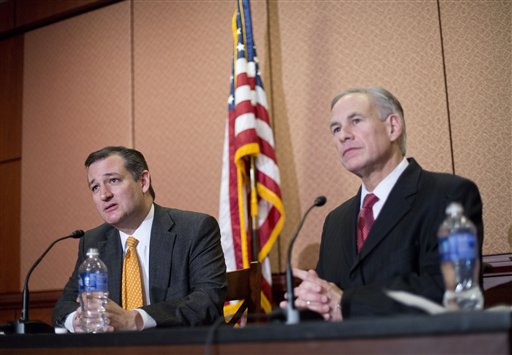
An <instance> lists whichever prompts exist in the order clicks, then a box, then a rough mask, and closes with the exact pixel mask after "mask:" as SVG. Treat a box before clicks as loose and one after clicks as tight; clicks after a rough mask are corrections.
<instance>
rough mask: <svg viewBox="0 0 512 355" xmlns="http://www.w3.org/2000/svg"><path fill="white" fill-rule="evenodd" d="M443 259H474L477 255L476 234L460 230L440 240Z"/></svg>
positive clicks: (440, 251)
mask: <svg viewBox="0 0 512 355" xmlns="http://www.w3.org/2000/svg"><path fill="white" fill-rule="evenodd" d="M439 253H440V255H441V261H459V260H474V259H476V257H477V244H476V236H475V235H474V234H473V233H468V232H458V233H453V234H450V235H449V236H448V237H447V238H443V239H441V240H440V241H439Z"/></svg>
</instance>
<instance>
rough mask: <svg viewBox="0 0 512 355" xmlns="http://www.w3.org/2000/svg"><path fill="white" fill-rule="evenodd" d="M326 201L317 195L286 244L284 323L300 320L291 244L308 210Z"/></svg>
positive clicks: (323, 197) (295, 238) (294, 322)
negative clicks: (296, 302) (294, 283)
mask: <svg viewBox="0 0 512 355" xmlns="http://www.w3.org/2000/svg"><path fill="white" fill-rule="evenodd" d="M325 202H327V198H325V196H318V197H317V198H316V199H315V202H314V203H313V205H311V207H309V208H308V210H307V211H306V213H305V214H304V216H303V217H302V219H301V220H300V223H299V225H298V226H297V229H296V230H295V233H294V234H293V237H292V239H291V240H290V244H289V245H288V253H287V255H286V293H287V294H288V305H287V307H286V324H297V323H299V320H300V314H299V310H298V309H297V308H296V307H295V295H294V290H293V271H292V250H293V244H294V243H295V240H297V237H298V235H299V232H300V230H301V229H302V225H303V224H304V221H305V220H306V217H307V216H308V214H309V212H311V210H312V209H313V208H315V207H319V206H323V205H325Z"/></svg>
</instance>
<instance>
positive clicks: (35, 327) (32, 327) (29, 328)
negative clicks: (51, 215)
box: [13, 230, 85, 334]
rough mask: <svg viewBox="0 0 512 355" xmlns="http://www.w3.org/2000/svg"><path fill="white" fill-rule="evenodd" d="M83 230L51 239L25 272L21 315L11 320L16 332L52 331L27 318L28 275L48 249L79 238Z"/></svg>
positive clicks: (41, 323) (39, 322) (42, 323)
mask: <svg viewBox="0 0 512 355" xmlns="http://www.w3.org/2000/svg"><path fill="white" fill-rule="evenodd" d="M84 234H85V233H84V231H82V230H76V231H74V232H73V233H72V234H71V235H67V236H65V237H62V238H59V239H57V240H55V241H53V243H52V244H50V246H49V247H48V248H46V250H45V251H44V253H43V254H42V255H41V256H40V257H39V258H38V259H37V260H36V262H35V263H34V264H33V265H32V267H31V268H30V270H29V271H28V273H27V276H26V277H25V282H24V284H23V293H22V307H21V317H20V319H19V320H17V321H14V322H13V326H14V330H15V332H16V334H28V333H53V332H54V330H53V327H52V326H50V325H48V324H46V323H44V322H41V321H31V320H29V296H30V293H29V290H28V280H29V279H30V275H31V274H32V271H34V269H35V268H36V266H37V265H39V263H40V262H41V260H43V258H44V257H45V255H46V254H48V252H49V251H50V249H51V248H52V247H53V246H54V245H55V244H57V243H58V242H60V241H61V240H64V239H69V238H75V239H78V238H81V237H82V236H83V235H84Z"/></svg>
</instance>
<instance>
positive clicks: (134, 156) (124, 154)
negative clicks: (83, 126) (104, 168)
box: [85, 146, 156, 200]
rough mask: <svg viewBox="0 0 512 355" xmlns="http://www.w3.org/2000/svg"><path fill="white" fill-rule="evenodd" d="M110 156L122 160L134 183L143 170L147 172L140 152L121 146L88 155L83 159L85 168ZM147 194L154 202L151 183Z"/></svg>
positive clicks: (146, 165) (106, 148)
mask: <svg viewBox="0 0 512 355" xmlns="http://www.w3.org/2000/svg"><path fill="white" fill-rule="evenodd" d="M111 155H119V156H120V157H121V158H123V160H124V167H125V168H126V170H128V171H129V172H130V174H131V175H132V177H133V179H134V180H135V181H137V180H139V179H140V178H141V176H142V173H143V171H144V170H148V171H149V168H148V163H146V159H144V155H142V153H141V152H139V151H138V150H135V149H131V148H126V147H122V146H116V147H114V146H110V147H105V148H102V149H100V150H97V151H95V152H92V153H91V154H89V156H88V157H87V159H85V167H86V168H89V166H91V164H93V163H95V162H97V161H99V160H103V159H105V158H107V157H109V156H111ZM149 193H150V195H151V196H152V197H153V200H154V199H155V197H156V195H155V191H154V190H153V186H152V185H151V181H150V182H149Z"/></svg>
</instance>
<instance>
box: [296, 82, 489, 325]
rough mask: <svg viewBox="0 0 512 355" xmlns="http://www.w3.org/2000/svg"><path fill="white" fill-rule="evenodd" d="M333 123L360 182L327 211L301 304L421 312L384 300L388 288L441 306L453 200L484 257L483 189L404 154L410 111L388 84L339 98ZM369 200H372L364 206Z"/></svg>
mask: <svg viewBox="0 0 512 355" xmlns="http://www.w3.org/2000/svg"><path fill="white" fill-rule="evenodd" d="M330 129H331V133H332V135H333V138H334V142H335V145H336V148H337V150H338V153H339V155H340V158H341V162H342V164H343V166H344V167H345V168H346V169H347V170H348V171H350V172H352V173H353V174H355V175H357V176H358V177H359V178H361V181H362V185H361V188H360V189H359V191H358V193H357V195H356V196H354V197H353V198H351V199H349V200H348V201H346V202H345V203H343V204H342V205H340V206H339V207H337V208H336V209H334V210H333V211H331V212H330V213H329V215H328V216H327V218H326V220H325V223H324V228H323V233H322V240H321V246H320V256H319V260H318V264H317V267H316V271H314V270H309V271H305V270H299V269H295V270H294V275H295V276H296V277H299V278H300V279H302V283H301V284H300V286H299V287H298V288H297V289H296V292H295V295H296V296H297V299H296V301H295V302H296V305H297V307H301V308H307V309H309V310H312V311H315V312H318V313H320V314H321V315H322V316H323V317H324V319H328V320H341V319H342V318H348V317H356V316H366V315H386V314H396V313H401V312H415V311H417V310H416V309H413V308H409V307H406V306H403V305H401V304H399V303H398V302H396V301H394V300H392V299H391V298H389V297H387V295H386V293H385V290H398V291H407V292H410V293H414V294H417V295H420V296H423V297H425V298H428V299H430V300H432V301H435V302H438V303H440V302H441V301H442V297H443V293H444V283H443V277H442V274H441V269H440V265H439V264H440V259H439V251H438V240H437V230H438V228H439V226H440V225H441V223H442V221H443V220H444V218H445V209H446V207H447V205H448V204H449V203H450V202H452V201H457V202H460V203H461V204H462V206H463V207H464V211H465V214H466V216H468V217H469V218H470V219H471V220H472V221H473V222H474V223H475V225H476V227H477V231H478V239H479V251H480V255H481V250H482V243H483V223H482V202H481V198H480V194H479V191H478V188H477V186H476V185H475V184H474V183H473V182H471V181H469V180H467V179H464V178H462V177H458V176H455V175H451V174H442V173H433V172H429V171H425V170H423V169H422V168H421V167H420V166H419V165H418V163H416V161H415V160H414V159H406V158H405V141H406V134H405V121H404V117H403V110H402V107H401V105H400V103H399V101H398V100H397V99H396V98H395V97H394V96H393V95H392V94H391V93H390V92H388V91H387V90H384V89H382V88H368V89H366V88H353V89H349V90H346V91H344V92H342V93H341V94H339V95H338V96H336V97H335V98H334V100H333V102H332V105H331V120H330ZM367 196H369V197H371V198H368V200H372V204H370V205H369V206H366V203H363V201H365V198H366V197H367ZM363 210H364V214H363ZM369 213H371V214H370V215H368V214H369ZM361 215H363V216H361ZM370 219H371V220H372V223H371V224H370V225H367V224H366V221H367V220H370ZM373 221H374V222H373ZM358 224H359V226H358ZM364 229H366V231H365V232H363V230H364ZM358 238H359V240H358Z"/></svg>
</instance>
